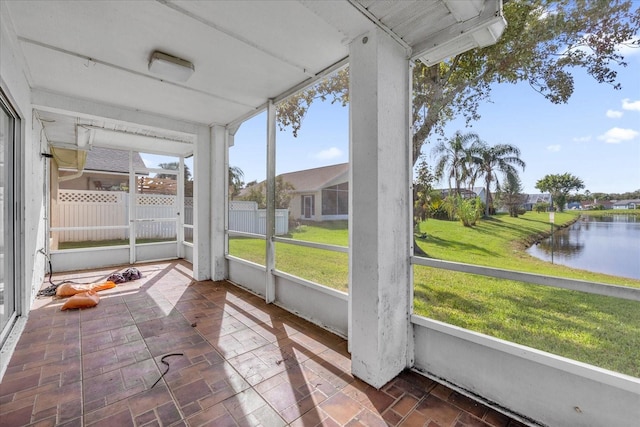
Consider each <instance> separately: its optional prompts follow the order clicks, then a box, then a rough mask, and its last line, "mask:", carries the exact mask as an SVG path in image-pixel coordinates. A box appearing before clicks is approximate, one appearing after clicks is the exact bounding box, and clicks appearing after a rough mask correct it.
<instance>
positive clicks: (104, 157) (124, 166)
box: [84, 147, 146, 173]
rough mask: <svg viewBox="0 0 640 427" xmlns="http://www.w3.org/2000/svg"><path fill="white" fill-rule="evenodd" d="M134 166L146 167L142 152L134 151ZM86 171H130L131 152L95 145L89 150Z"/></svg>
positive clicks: (138, 167) (137, 167)
mask: <svg viewBox="0 0 640 427" xmlns="http://www.w3.org/2000/svg"><path fill="white" fill-rule="evenodd" d="M133 166H134V168H136V169H144V168H146V165H145V164H144V161H143V160H142V157H140V153H137V152H135V151H134V152H133ZM84 170H85V171H101V172H122V173H129V152H128V151H123V150H113V149H111V148H101V147H93V149H91V150H90V151H89V152H87V162H86V163H85V166H84Z"/></svg>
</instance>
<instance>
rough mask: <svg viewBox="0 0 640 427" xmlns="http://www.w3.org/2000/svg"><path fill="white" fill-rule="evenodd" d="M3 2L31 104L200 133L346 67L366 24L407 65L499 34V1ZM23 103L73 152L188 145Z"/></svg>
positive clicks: (171, 137) (152, 131)
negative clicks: (130, 143) (98, 131)
mask: <svg viewBox="0 0 640 427" xmlns="http://www.w3.org/2000/svg"><path fill="white" fill-rule="evenodd" d="M2 3H3V5H2V8H3V9H2V13H3V14H5V13H7V15H8V17H9V19H8V21H9V25H11V26H12V27H13V28H12V29H11V30H10V33H12V34H13V35H14V36H15V37H13V43H15V44H16V47H17V51H18V52H20V54H21V55H20V56H21V57H19V58H16V60H18V61H23V62H24V65H25V67H24V68H25V70H26V76H27V79H28V81H29V84H30V86H31V88H32V89H33V91H34V93H36V95H37V96H35V99H50V97H49V98H47V95H48V94H55V95H63V96H65V97H67V98H69V99H77V100H83V101H91V102H93V103H97V104H100V105H108V106H114V107H118V108H122V109H124V110H125V111H126V110H131V111H137V112H140V111H141V112H146V113H152V114H155V115H158V116H162V117H167V118H172V119H177V120H182V121H186V122H191V123H198V124H208V125H211V124H222V125H226V124H229V123H233V122H236V123H237V122H239V121H241V120H242V119H243V118H244V117H249V116H250V115H252V114H254V113H255V112H256V111H260V110H261V109H262V108H263V106H264V105H265V103H266V102H267V101H268V100H269V99H276V100H277V99H282V98H283V97H285V96H286V95H287V94H290V93H291V92H292V91H295V90H296V89H297V88H300V87H304V85H306V84H309V83H311V82H313V81H314V80H315V79H316V78H317V77H318V76H322V75H324V73H326V72H328V71H330V70H333V69H335V68H337V67H339V66H341V65H344V64H346V61H347V57H348V53H349V43H350V42H351V41H352V40H354V39H355V38H356V37H358V36H359V35H361V34H363V33H365V32H366V31H367V30H369V29H370V28H371V26H372V25H376V26H378V27H379V28H382V29H383V30H384V31H386V32H387V33H388V34H390V36H391V37H393V38H395V39H396V40H397V41H398V42H399V43H400V44H401V45H403V46H404V47H405V49H406V51H407V56H408V57H409V58H412V59H418V58H420V59H422V60H423V61H425V62H427V63H432V62H437V61H439V60H440V59H442V58H444V57H447V56H451V55H453V54H456V53H458V52H462V51H465V50H468V49H470V48H473V47H475V46H484V45H488V44H491V43H493V42H495V40H496V39H497V38H498V37H499V35H500V34H501V31H502V29H503V28H504V24H505V22H504V19H503V18H502V16H501V13H500V8H501V2H500V0H466V1H457V0H425V1H402V2H396V1H372V0H339V1H311V0H297V1H235V2H231V1H171V0H158V1H99V2H78V1H56V0H53V1H13V0H11V1H6V2H2ZM156 50H157V51H162V52H165V53H167V54H170V55H173V56H176V57H179V58H182V59H184V60H187V61H189V62H191V63H193V65H194V68H195V72H194V73H193V75H192V76H191V77H190V78H189V79H188V80H187V81H186V82H184V83H180V82H176V81H171V80H167V79H165V77H162V76H159V75H156V74H153V73H152V72H150V71H149V69H148V64H149V59H150V56H151V54H152V52H154V51H156ZM44 103H45V102H42V104H44ZM34 104H35V106H36V108H37V109H38V110H39V113H38V114H39V115H40V117H41V118H43V119H45V120H43V124H44V125H45V130H46V132H47V136H48V137H50V138H51V140H52V141H55V142H56V143H60V144H74V145H79V144H82V138H81V137H79V136H78V130H77V125H78V124H80V125H85V127H86V125H89V126H92V127H95V128H100V127H104V128H106V129H116V128H117V129H118V130H119V131H120V132H126V133H129V134H138V135H144V136H152V137H159V138H163V139H165V140H167V141H165V142H164V144H166V145H167V147H166V150H165V151H173V150H174V149H175V150H178V151H183V150H184V143H185V142H187V143H189V142H191V141H190V140H189V137H188V136H185V135H176V134H175V133H170V132H169V133H167V132H163V131H162V130H160V129H143V128H136V126H135V125H134V124H127V123H109V122H108V121H107V120H105V119H103V118H101V117H89V116H87V115H83V114H78V111H81V109H80V108H78V109H77V110H76V111H67V110H64V109H56V108H52V107H55V106H51V105H41V104H39V102H38V101H36V102H34ZM65 115H66V116H69V119H66V118H63V117H62V116H65ZM114 134H115V133H114ZM168 140H174V141H177V144H174V145H175V147H174V146H173V145H172V144H170V143H169V142H168ZM140 141H144V138H140ZM140 143H141V144H143V142H140ZM134 144H135V143H134ZM156 145H157V144H156ZM176 154H184V152H181V153H176Z"/></svg>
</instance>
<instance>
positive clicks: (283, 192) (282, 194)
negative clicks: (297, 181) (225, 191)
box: [240, 176, 295, 209]
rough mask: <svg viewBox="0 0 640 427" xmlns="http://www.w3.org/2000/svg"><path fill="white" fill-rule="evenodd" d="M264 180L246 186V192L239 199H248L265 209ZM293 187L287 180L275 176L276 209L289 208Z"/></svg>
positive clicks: (265, 185)
mask: <svg viewBox="0 0 640 427" xmlns="http://www.w3.org/2000/svg"><path fill="white" fill-rule="evenodd" d="M266 187H267V184H266V182H264V181H263V182H261V183H259V184H255V185H252V186H250V187H247V190H248V191H247V194H245V195H244V196H243V197H241V198H240V199H241V200H250V201H254V202H256V203H257V204H258V208H260V209H266V207H267V195H266ZM294 190H295V187H294V186H293V184H291V183H290V182H288V181H285V180H284V178H282V176H277V177H276V200H275V204H276V209H289V203H290V202H291V199H292V198H293V192H294Z"/></svg>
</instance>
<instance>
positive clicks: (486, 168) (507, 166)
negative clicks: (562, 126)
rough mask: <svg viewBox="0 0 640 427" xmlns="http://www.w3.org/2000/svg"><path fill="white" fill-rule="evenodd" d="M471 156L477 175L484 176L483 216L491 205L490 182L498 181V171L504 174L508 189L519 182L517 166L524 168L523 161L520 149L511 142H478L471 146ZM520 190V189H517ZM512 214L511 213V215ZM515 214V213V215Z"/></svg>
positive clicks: (486, 214) (487, 212)
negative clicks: (478, 143)
mask: <svg viewBox="0 0 640 427" xmlns="http://www.w3.org/2000/svg"><path fill="white" fill-rule="evenodd" d="M470 155H471V158H472V161H473V163H475V164H476V166H477V172H476V173H477V175H479V176H483V177H484V184H485V185H484V189H485V190H484V191H485V194H486V203H485V216H489V213H490V205H491V188H490V187H491V183H492V182H493V181H496V182H498V177H497V176H496V175H497V174H498V173H501V174H502V175H504V177H505V179H506V181H507V184H508V186H509V188H510V189H514V188H515V187H516V182H518V183H519V181H520V180H519V178H518V170H517V169H516V168H517V167H519V168H522V170H524V168H525V166H526V165H525V162H524V161H523V160H522V159H520V149H519V148H518V147H516V146H514V145H511V144H497V145H493V146H491V145H487V144H484V143H483V144H480V145H476V146H472V147H471V153H470ZM519 191H522V190H519ZM512 216H513V215H512ZM515 216H517V215H515Z"/></svg>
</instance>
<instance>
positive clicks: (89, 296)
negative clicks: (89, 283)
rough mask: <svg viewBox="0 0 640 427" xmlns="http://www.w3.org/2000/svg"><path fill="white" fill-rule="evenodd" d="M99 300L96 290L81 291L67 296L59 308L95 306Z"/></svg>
mask: <svg viewBox="0 0 640 427" xmlns="http://www.w3.org/2000/svg"><path fill="white" fill-rule="evenodd" d="M99 302H100V297H99V296H98V294H97V293H96V291H87V292H81V293H79V294H75V295H74V296H72V297H71V298H69V299H68V300H67V301H66V302H65V303H64V304H63V305H62V307H60V310H69V309H72V308H90V307H95V306H96V305H98V303H99Z"/></svg>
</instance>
